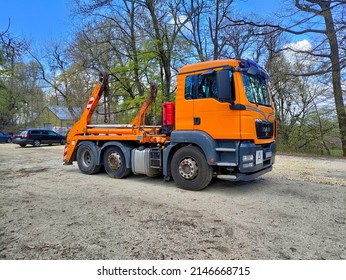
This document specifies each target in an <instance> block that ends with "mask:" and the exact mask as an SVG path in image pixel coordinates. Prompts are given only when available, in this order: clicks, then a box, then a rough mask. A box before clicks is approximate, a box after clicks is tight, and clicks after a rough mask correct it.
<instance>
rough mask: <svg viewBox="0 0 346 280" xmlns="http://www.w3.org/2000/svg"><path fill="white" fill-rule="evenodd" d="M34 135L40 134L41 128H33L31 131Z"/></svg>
mask: <svg viewBox="0 0 346 280" xmlns="http://www.w3.org/2000/svg"><path fill="white" fill-rule="evenodd" d="M30 134H32V135H38V134H40V131H39V130H31V133H30Z"/></svg>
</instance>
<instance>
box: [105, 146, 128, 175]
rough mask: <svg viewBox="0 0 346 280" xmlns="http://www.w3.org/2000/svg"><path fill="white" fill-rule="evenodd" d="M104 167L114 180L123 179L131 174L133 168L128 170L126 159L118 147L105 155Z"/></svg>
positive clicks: (110, 148)
mask: <svg viewBox="0 0 346 280" xmlns="http://www.w3.org/2000/svg"><path fill="white" fill-rule="evenodd" d="M103 166H104V168H105V170H106V172H107V174H108V175H109V176H111V177H113V178H117V179H121V178H124V177H126V176H128V175H129V174H130V173H131V168H126V159H125V156H124V153H123V152H122V150H121V149H120V148H118V147H109V148H107V149H106V151H105V153H104V155H103Z"/></svg>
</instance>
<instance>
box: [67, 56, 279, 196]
mask: <svg viewBox="0 0 346 280" xmlns="http://www.w3.org/2000/svg"><path fill="white" fill-rule="evenodd" d="M268 82H269V76H268V74H267V72H266V71H265V70H264V69H263V68H262V67H260V66H259V65H257V64H256V63H254V62H253V61H250V60H237V59H228V60H215V61H207V62H200V63H195V64H190V65H186V66H184V67H182V68H181V69H180V71H179V73H178V78H177V90H176V99H175V102H165V103H164V104H163V113H162V125H161V126H152V125H145V124H144V119H145V116H146V113H147V111H148V110H149V108H150V106H151V104H152V103H153V101H154V99H155V96H156V92H157V87H156V86H155V85H152V86H151V92H150V94H149V96H148V97H147V99H146V101H145V102H144V103H143V105H142V107H141V108H140V110H139V111H138V113H137V115H136V116H135V118H134V119H133V121H132V122H131V123H129V124H92V122H91V120H92V114H93V112H94V110H95V108H96V107H97V105H98V102H99V100H100V98H101V96H102V94H103V93H106V92H107V91H108V81H107V75H106V74H104V75H103V76H102V78H101V79H100V82H98V83H96V85H95V87H94V90H93V92H92V94H91V96H90V98H89V101H88V104H87V106H86V108H85V110H84V112H83V113H82V115H81V118H80V119H79V120H78V121H77V122H76V123H75V124H74V125H73V126H72V127H71V129H70V131H69V133H68V135H67V139H66V140H67V142H66V146H65V151H64V164H66V165H70V164H72V163H73V161H77V164H78V167H79V169H80V171H81V172H82V173H85V174H94V173H97V172H99V171H100V169H101V168H102V166H103V167H104V169H105V170H106V172H107V173H108V174H109V176H110V177H113V178H117V179H121V178H125V177H126V176H128V175H129V174H130V173H131V172H132V173H134V174H145V175H147V176H156V175H160V174H161V175H163V178H164V180H165V181H169V180H170V179H171V178H173V180H174V182H175V183H176V184H177V185H178V186H179V187H181V188H183V189H186V190H201V189H203V188H205V187H206V186H208V184H209V183H210V181H211V180H212V178H213V177H217V178H220V179H225V180H233V181H239V180H242V181H243V180H245V181H248V180H253V179H254V178H256V177H258V176H260V175H262V174H264V173H266V172H268V171H270V170H271V169H272V165H273V163H274V160H275V150H276V149H275V137H276V134H277V129H276V128H277V125H276V120H275V111H274V105H273V101H272V97H271V94H270V89H269V84H268Z"/></svg>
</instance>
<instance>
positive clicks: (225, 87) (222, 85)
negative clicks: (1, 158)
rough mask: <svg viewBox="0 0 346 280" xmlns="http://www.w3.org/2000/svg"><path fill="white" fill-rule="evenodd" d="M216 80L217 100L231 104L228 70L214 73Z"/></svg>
mask: <svg viewBox="0 0 346 280" xmlns="http://www.w3.org/2000/svg"><path fill="white" fill-rule="evenodd" d="M216 79H217V85H218V93H219V100H220V101H224V102H232V101H234V100H232V98H231V96H232V93H231V91H232V87H231V78H230V76H229V70H221V71H218V72H216Z"/></svg>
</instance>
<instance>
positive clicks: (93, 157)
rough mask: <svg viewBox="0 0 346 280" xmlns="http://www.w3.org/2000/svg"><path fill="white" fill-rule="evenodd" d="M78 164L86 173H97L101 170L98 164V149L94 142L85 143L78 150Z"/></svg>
mask: <svg viewBox="0 0 346 280" xmlns="http://www.w3.org/2000/svg"><path fill="white" fill-rule="evenodd" d="M77 164H78V167H79V169H80V171H81V172H82V173H84V174H88V175H90V174H95V173H97V172H99V171H100V170H101V166H100V165H97V150H96V147H95V145H94V144H93V143H91V142H90V143H89V142H88V143H83V144H82V145H80V146H79V148H78V150H77Z"/></svg>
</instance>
